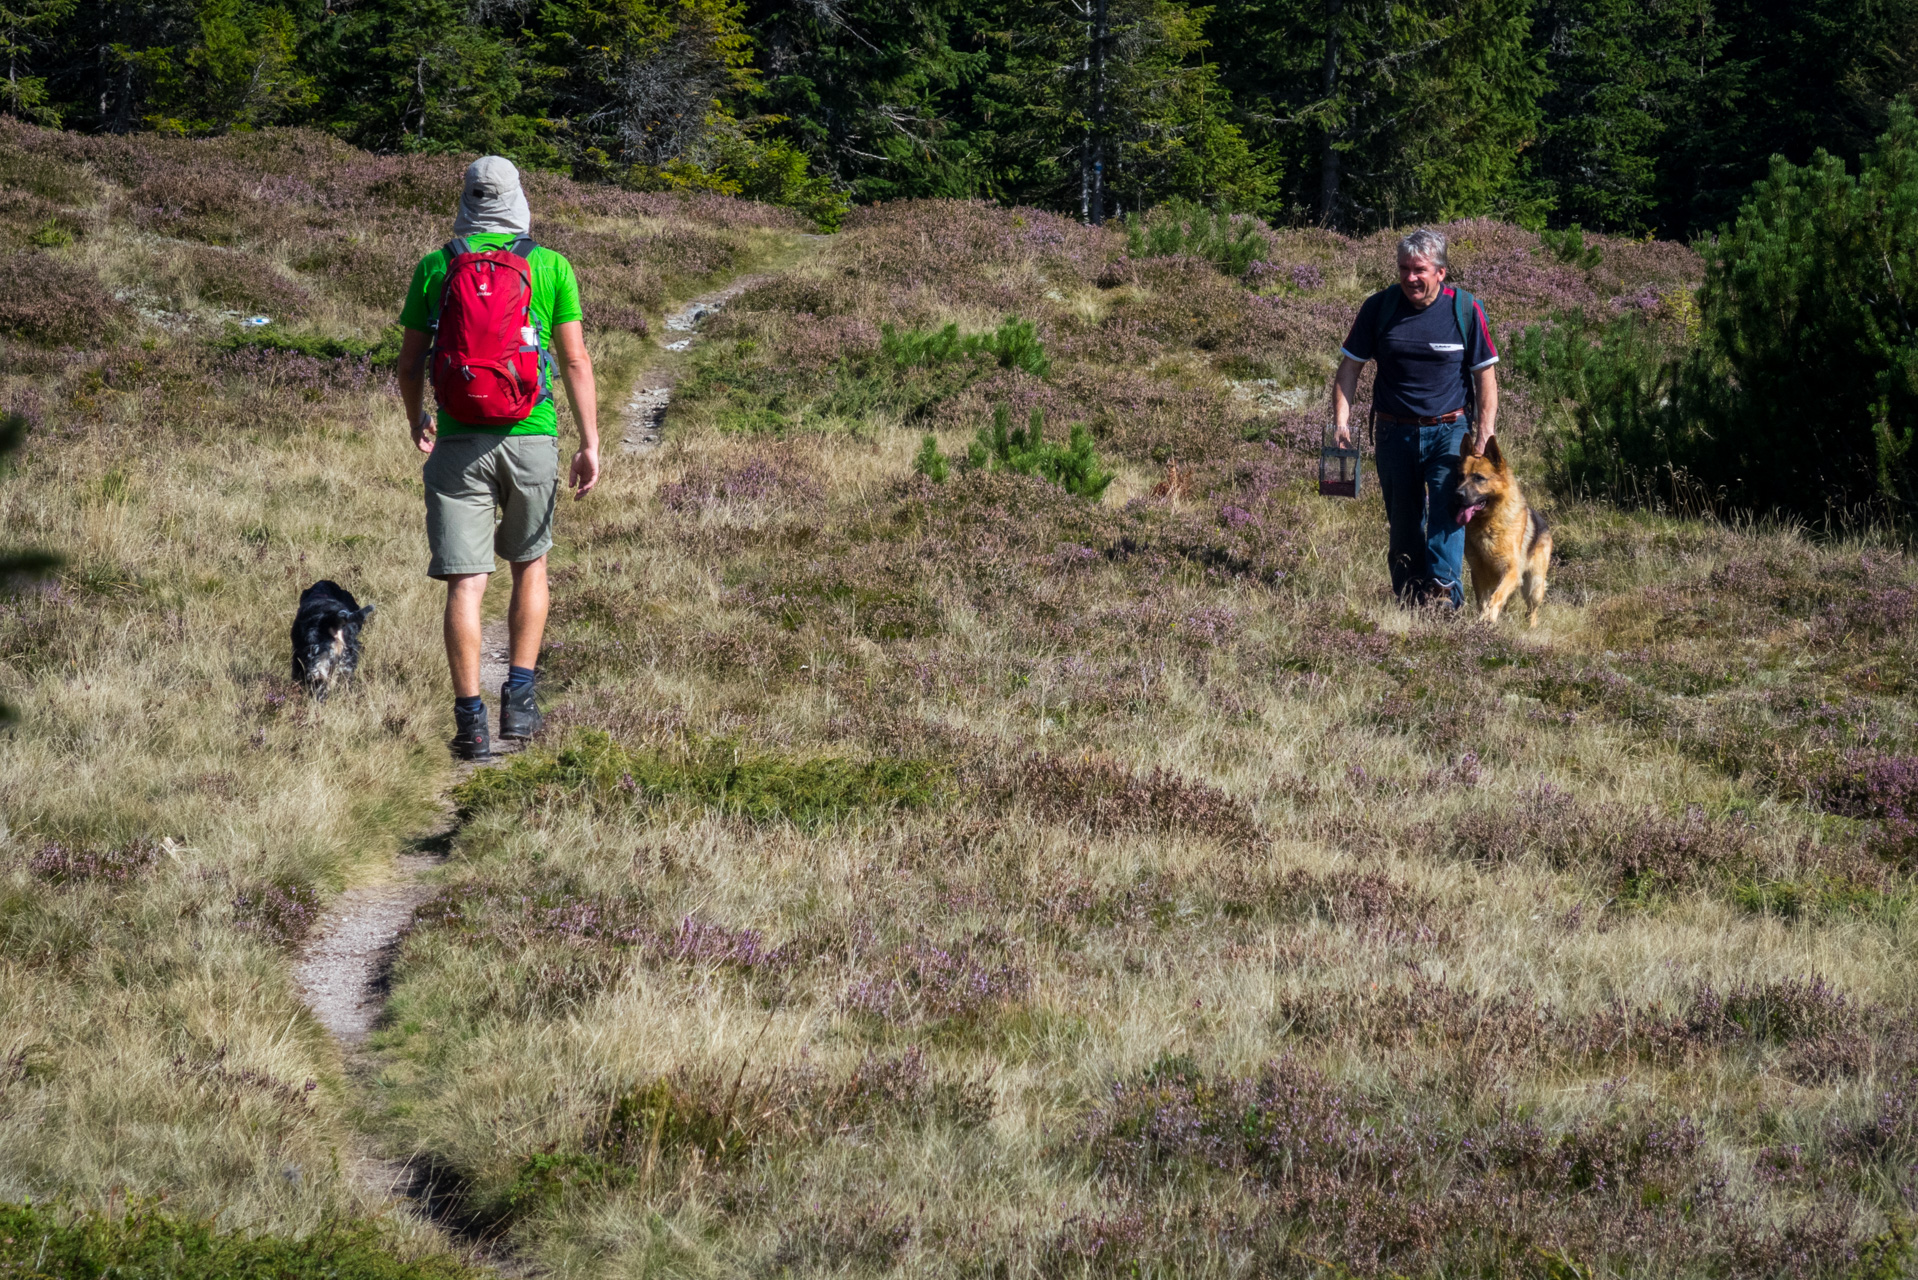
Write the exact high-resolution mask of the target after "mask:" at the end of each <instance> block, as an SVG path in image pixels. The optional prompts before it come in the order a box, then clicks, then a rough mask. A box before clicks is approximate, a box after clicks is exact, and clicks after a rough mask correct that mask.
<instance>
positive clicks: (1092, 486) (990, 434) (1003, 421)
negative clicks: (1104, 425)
mask: <svg viewBox="0 0 1918 1280" xmlns="http://www.w3.org/2000/svg"><path fill="white" fill-rule="evenodd" d="M1011 423H1012V411H1011V410H1009V409H1008V408H1006V406H1005V405H999V406H998V407H996V408H995V409H993V411H992V427H991V429H990V430H988V429H986V428H985V427H981V428H979V436H978V438H977V439H975V440H974V441H973V442H972V448H971V449H969V450H968V451H967V454H966V462H967V464H968V465H969V466H971V467H972V468H974V469H975V470H991V471H1016V472H1018V473H1019V474H1020V475H1022V476H1037V477H1039V478H1040V479H1042V480H1050V481H1052V483H1054V484H1056V485H1058V486H1059V487H1060V488H1062V489H1064V490H1065V491H1066V492H1067V493H1070V494H1072V495H1073V496H1074V497H1079V498H1087V499H1090V500H1091V501H1093V502H1097V501H1098V500H1099V499H1100V498H1102V497H1104V496H1105V491H1106V486H1107V485H1109V484H1111V483H1112V473H1111V472H1109V471H1106V470H1104V469H1103V468H1102V467H1100V465H1099V455H1098V453H1097V452H1095V451H1094V449H1093V447H1092V433H1091V432H1089V431H1087V430H1086V425H1085V423H1083V422H1075V423H1073V424H1072V431H1071V434H1070V436H1069V438H1068V440H1067V442H1066V443H1065V444H1063V445H1060V444H1052V443H1049V442H1048V441H1047V440H1046V417H1045V411H1044V410H1043V409H1034V410H1033V411H1032V417H1031V418H1030V419H1029V425H1028V426H1026V427H1023V428H1021V427H1013V426H1012V425H1011Z"/></svg>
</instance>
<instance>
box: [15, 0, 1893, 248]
mask: <svg viewBox="0 0 1918 1280" xmlns="http://www.w3.org/2000/svg"><path fill="white" fill-rule="evenodd" d="M0 42H3V43H4V46H5V53H6V58H7V64H8V69H7V78H6V83H5V87H4V91H3V92H4V98H5V107H6V109H7V110H8V111H10V112H11V113H12V114H14V115H16V116H19V117H21V118H23V119H26V120H29V121H32V122H35V123H39V124H51V125H58V126H61V127H64V128H70V129H76V130H81V131H85V132H93V133H101V132H104V133H126V132H133V131H139V130H158V131H162V132H174V133H181V134H187V135H219V134H225V133H230V132H235V131H243V130H248V129H258V128H261V127H265V126H270V125H275V124H315V123H317V124H319V125H321V126H323V127H324V128H326V129H327V130H329V131H331V132H333V133H336V134H337V135H339V136H340V137H342V138H343V139H345V140H347V141H349V142H351V143H353V144H355V145H357V146H361V147H365V148H368V149H371V150H374V151H387V152H426V153H451V152H472V151H497V152H501V153H503V154H506V155H509V156H512V157H513V158H514V159H516V160H518V161H520V162H521V163H523V164H530V165H535V166H539V167H545V168H555V169H564V170H568V171H570V172H571V174H572V175H573V176H574V177H576V178H586V179H600V180H610V181H615V182H618V183H622V184H624V185H627V186H633V187H639V188H646V189H661V188H673V187H703V188H713V189H718V190H722V191H728V192H733V193H743V194H746V195H749V196H754V197H757V198H761V199H767V200H770V201H772V202H774V203H780V204H786V205H790V206H795V207H798V208H800V209H801V210H802V211H804V212H806V213H807V214H809V215H810V216H812V217H813V218H815V219H817V220H822V221H825V222H827V223H829V224H830V223H833V222H835V221H836V220H837V218H838V216H839V211H840V209H841V208H842V207H843V204H844V202H845V201H846V200H847V199H850V200H852V201H856V202H861V203H864V202H871V201H877V200H885V199H893V198H898V197H905V196H967V197H984V198H987V199H992V200H998V201H1004V202H1010V203H1019V204H1031V205H1037V206H1040V207H1044V208H1049V209H1055V210H1060V211H1066V212H1074V213H1079V214H1081V215H1082V216H1083V215H1096V214H1105V215H1111V214H1115V213H1122V212H1126V211H1132V210H1137V209H1141V208H1145V207H1149V206H1151V205H1154V204H1157V203H1159V202H1162V201H1164V200H1166V199H1168V198H1171V197H1175V196H1177V197H1184V198H1188V199H1194V200H1199V201H1202V202H1204V203H1207V204H1225V205H1230V206H1231V207H1233V208H1234V209H1237V210H1241V211H1245V212H1251V213H1257V214H1259V215H1261V216H1263V217H1265V218H1268V219H1271V220H1274V221H1278V222H1287V223H1320V224H1325V225H1330V226H1333V227H1336V228H1338V229H1340V230H1345V231H1365V230H1369V229H1372V228H1375V227H1380V226H1388V225H1397V224H1403V223H1410V222H1415V221H1431V220H1441V219H1448V218H1457V217H1470V216H1494V217H1500V218H1505V219H1508V220H1511V221H1516V222H1519V223H1521V224H1523V225H1526V226H1529V227H1534V228H1537V227H1546V226H1550V227H1565V226H1569V225H1572V224H1574V223H1576V224H1580V225H1582V226H1583V227H1585V228H1587V229H1593V230H1602V231H1606V232H1611V233H1631V234H1644V233H1647V232H1651V233H1656V234H1658V235H1660V236H1665V237H1675V238H1685V237H1689V236H1694V235H1698V234H1701V233H1705V232H1709V231H1711V230H1712V229H1714V228H1716V227H1717V226H1719V225H1720V224H1722V223H1724V222H1726V221H1727V220H1728V219H1729V218H1730V217H1731V216H1732V215H1734V214H1735V213H1736V211H1737V208H1738V205H1739V203H1740V201H1741V200H1742V199H1743V198H1744V196H1745V194H1746V193H1747V192H1748V191H1749V189H1750V187H1751V185H1752V183H1753V182H1754V181H1756V180H1758V179H1760V178H1763V177H1764V176H1765V173H1766V166H1767V164H1768V163H1769V160H1770V157H1771V156H1773V155H1774V154H1778V155H1783V156H1784V157H1786V158H1787V159H1788V160H1791V161H1792V162H1794V163H1798V164H1803V163H1806V162H1807V161H1809V160H1810V159H1811V158H1812V155H1813V153H1814V152H1815V151H1816V150H1817V149H1818V148H1820V147H1823V148H1825V149H1826V150H1827V151H1829V152H1831V153H1832V154H1834V155H1837V156H1839V157H1841V158H1844V159H1846V160H1848V161H1851V160H1855V159H1856V158H1857V157H1858V156H1859V155H1860V154H1861V152H1862V151H1864V150H1865V149H1866V148H1867V147H1868V146H1869V144H1870V141H1871V140H1872V139H1873V138H1875V137H1877V136H1878V135H1879V134H1880V133H1882V132H1883V130H1884V128H1885V126H1886V123H1887V119H1888V115H1887V113H1888V109H1889V105H1890V104H1891V103H1892V102H1893V101H1895V100H1896V99H1897V98H1898V96H1899V95H1901V94H1902V93H1904V92H1906V91H1907V90H1908V89H1909V88H1910V87H1911V85H1912V80H1913V76H1914V74H1918V72H1915V71H1914V62H1913V58H1914V55H1915V54H1918V3H1914V0H1866V2H1864V3H1859V2H1857V0H1393V2H1388V0H1220V2H1219V3H1217V4H1213V5H1196V4H1187V3H1181V2H1180V0H1037V2H1036V3H1035V2H1033V0H977V2H973V0H968V2H966V3H961V2H960V0H904V2H901V0H803V2H800V3H794V2H792V0H539V2H538V3H535V2H534V0H466V2H465V3H453V2H452V0H418V2H416V0H141V2H140V3H126V2H124V0H14V3H11V4H9V5H7V6H5V7H0ZM1095 187H1096V188H1097V189H1098V190H1097V192H1096V199H1095V190H1094V189H1095ZM1095 204H1097V205H1098V208H1096V209H1095V208H1094V207H1093V206H1094V205H1095Z"/></svg>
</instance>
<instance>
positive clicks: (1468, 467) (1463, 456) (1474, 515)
mask: <svg viewBox="0 0 1918 1280" xmlns="http://www.w3.org/2000/svg"><path fill="white" fill-rule="evenodd" d="M1459 454H1460V458H1459V460H1460V462H1461V463H1462V464H1463V467H1462V469H1463V471H1464V475H1463V477H1462V478H1461V479H1460V480H1459V486H1458V522H1459V523H1460V524H1462V525H1464V526H1465V563H1466V564H1467V565H1469V566H1471V570H1472V594H1473V595H1474V596H1475V597H1477V599H1478V616H1479V617H1480V618H1481V619H1482V620H1484V621H1486V622H1497V621H1498V617H1499V614H1501V613H1503V612H1504V611H1505V605H1506V602H1507V601H1509V600H1510V599H1511V598H1512V593H1513V592H1514V591H1519V592H1522V593H1523V594H1524V596H1525V625H1526V626H1528V627H1536V626H1537V625H1538V607H1539V605H1540V604H1542V603H1544V601H1545V571H1546V570H1547V569H1548V568H1550V567H1551V563H1552V531H1551V529H1549V528H1548V527H1547V526H1546V524H1545V517H1544V516H1542V515H1540V514H1539V513H1538V512H1536V511H1534V510H1532V508H1530V507H1528V506H1526V505H1525V495H1524V494H1522V493H1520V492H1519V490H1518V481H1517V480H1515V479H1513V478H1512V468H1511V466H1510V465H1509V464H1508V463H1507V462H1506V461H1505V455H1504V454H1502V453H1500V452H1499V447H1498V438H1497V437H1496V436H1494V437H1493V438H1492V439H1490V440H1488V441H1486V442H1485V456H1484V457H1477V456H1475V455H1474V454H1473V453H1472V445H1471V436H1470V434H1469V433H1468V434H1467V436H1466V443H1465V444H1464V445H1462V446H1461V447H1460V449H1459Z"/></svg>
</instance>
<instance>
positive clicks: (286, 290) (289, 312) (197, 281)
mask: <svg viewBox="0 0 1918 1280" xmlns="http://www.w3.org/2000/svg"><path fill="white" fill-rule="evenodd" d="M181 266H182V268H183V270H182V271H181V273H180V274H181V284H182V286H183V287H184V290H185V291H187V292H190V293H191V294H192V295H193V296H195V297H197V298H198V299H199V300H200V301H201V302H202V303H204V304H207V305H210V306H214V307H221V308H225V309H228V310H234V311H248V312H254V311H259V312H265V313H266V315H267V316H268V317H269V318H271V319H273V320H275V321H283V320H286V319H288V318H296V317H298V316H300V315H303V314H304V313H305V312H306V310H307V308H308V306H310V305H311V303H312V296H311V294H309V293H308V292H307V290H306V288H305V287H304V286H303V285H300V284H298V283H296V282H294V281H292V280H288V279H286V278H285V277H284V276H282V275H280V274H279V273H278V272H277V271H276V270H275V269H274V267H273V264H272V263H271V262H269V261H267V260H266V259H265V258H263V257H260V256H259V255H258V254H252V253H244V252H240V251H237V250H232V249H219V248H213V247H200V246H195V247H192V248H189V249H187V250H186V253H185V260H184V262H182V263H181Z"/></svg>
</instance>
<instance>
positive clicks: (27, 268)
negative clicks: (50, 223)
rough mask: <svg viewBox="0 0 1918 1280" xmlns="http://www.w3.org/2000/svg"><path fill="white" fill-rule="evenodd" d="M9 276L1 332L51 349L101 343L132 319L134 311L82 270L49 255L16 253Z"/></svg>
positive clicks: (2, 300) (0, 303)
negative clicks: (9, 284) (10, 282)
mask: <svg viewBox="0 0 1918 1280" xmlns="http://www.w3.org/2000/svg"><path fill="white" fill-rule="evenodd" d="M7 268H8V273H9V275H10V277H11V279H12V282H13V283H12V287H10V288H9V289H8V290H7V291H6V293H5V296H4V297H0V333H4V334H6V335H7V336H8V337H13V338H20V339H23V340H24V341H27V342H33V343H39V344H40V345H42V346H49V347H81V348H86V347H100V346H105V345H106V344H107V343H109V342H111V341H112V340H113V339H114V338H116V337H117V336H119V334H120V333H121V332H122V331H124V330H125V329H126V328H127V327H128V326H129V325H130V324H131V323H132V320H133V316H132V312H131V311H130V310H129V309H128V308H127V306H126V305H125V304H124V303H122V302H120V301H119V300H118V299H116V298H115V297H114V296H113V295H112V294H111V293H109V292H108V291H107V289H106V286H105V285H103V284H101V283H100V278H99V277H98V276H96V275H94V274H93V273H92V272H91V271H88V270H87V269H86V268H84V267H81V266H77V265H75V264H73V263H71V262H68V261H67V260H66V259H64V258H60V257H57V256H56V255H54V254H51V253H17V254H14V255H12V256H11V258H9V260H8V262H7Z"/></svg>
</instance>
